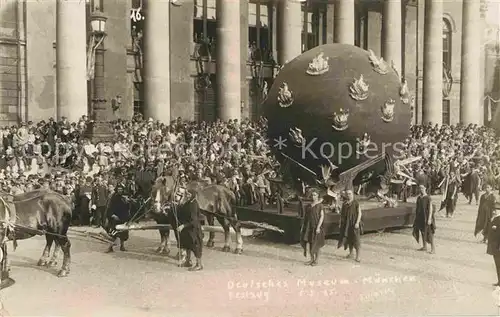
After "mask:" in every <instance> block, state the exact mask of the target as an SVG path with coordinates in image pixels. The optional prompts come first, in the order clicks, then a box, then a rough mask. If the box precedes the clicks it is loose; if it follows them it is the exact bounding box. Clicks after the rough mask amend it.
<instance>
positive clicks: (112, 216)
mask: <svg viewBox="0 0 500 317" xmlns="http://www.w3.org/2000/svg"><path fill="white" fill-rule="evenodd" d="M124 190H125V186H124V185H123V184H121V183H120V184H118V185H117V186H116V191H115V193H114V194H113V195H112V196H111V198H110V201H109V204H108V213H107V218H108V226H107V232H108V234H109V235H110V236H111V237H112V238H113V240H114V242H113V243H112V244H111V245H110V246H109V248H108V250H107V252H108V253H110V252H113V247H114V246H115V245H118V240H120V251H127V250H126V249H125V241H127V240H128V237H129V234H128V231H117V230H116V226H117V225H120V224H124V223H126V222H127V221H128V220H129V219H130V202H129V200H128V198H127V196H125V195H124Z"/></svg>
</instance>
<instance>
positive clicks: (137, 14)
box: [130, 8, 144, 22]
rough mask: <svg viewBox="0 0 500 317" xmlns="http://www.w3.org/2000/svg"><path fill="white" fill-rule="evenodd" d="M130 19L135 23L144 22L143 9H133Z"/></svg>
mask: <svg viewBox="0 0 500 317" xmlns="http://www.w3.org/2000/svg"><path fill="white" fill-rule="evenodd" d="M130 19H131V20H132V21H134V22H137V21H140V20H144V17H143V16H142V14H141V8H137V9H132V10H131V13H130Z"/></svg>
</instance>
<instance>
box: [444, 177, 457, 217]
mask: <svg viewBox="0 0 500 317" xmlns="http://www.w3.org/2000/svg"><path fill="white" fill-rule="evenodd" d="M453 194H455V195H454V196H453ZM457 200H458V184H457V182H455V181H452V182H450V183H449V185H448V192H447V193H446V199H445V201H446V213H448V214H453V212H455V209H456V207H457Z"/></svg>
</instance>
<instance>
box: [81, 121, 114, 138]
mask: <svg viewBox="0 0 500 317" xmlns="http://www.w3.org/2000/svg"><path fill="white" fill-rule="evenodd" d="M85 136H86V137H87V138H89V139H90V141H91V142H92V143H99V142H111V141H113V139H114V137H115V131H114V129H113V125H112V124H111V122H107V121H94V122H92V123H89V125H88V126H87V131H86V132H85Z"/></svg>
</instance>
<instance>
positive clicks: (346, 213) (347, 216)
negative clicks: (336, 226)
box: [337, 200, 363, 250]
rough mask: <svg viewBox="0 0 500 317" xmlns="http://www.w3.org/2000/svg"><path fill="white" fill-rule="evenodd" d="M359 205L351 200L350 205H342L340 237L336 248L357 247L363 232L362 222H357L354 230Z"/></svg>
mask: <svg viewBox="0 0 500 317" xmlns="http://www.w3.org/2000/svg"><path fill="white" fill-rule="evenodd" d="M359 210H360V207H359V203H358V202H357V201H356V200H353V201H352V202H351V203H344V204H343V205H342V209H341V210H340V237H339V243H338V246H337V247H338V248H340V247H341V246H344V250H347V248H353V247H356V248H358V247H359V244H360V239H361V233H362V232H363V221H362V220H361V221H360V222H359V228H357V229H356V228H355V224H356V222H357V221H358V216H359Z"/></svg>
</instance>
